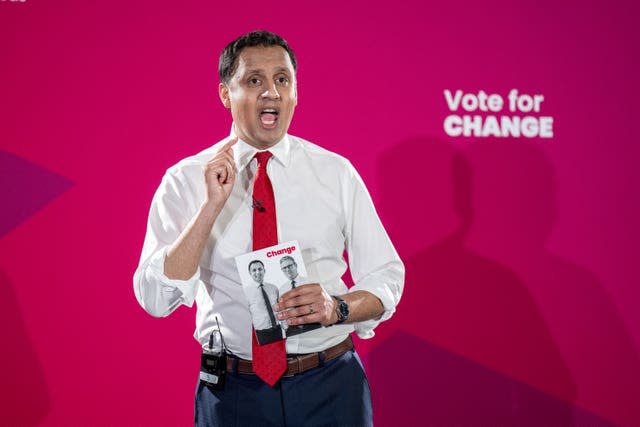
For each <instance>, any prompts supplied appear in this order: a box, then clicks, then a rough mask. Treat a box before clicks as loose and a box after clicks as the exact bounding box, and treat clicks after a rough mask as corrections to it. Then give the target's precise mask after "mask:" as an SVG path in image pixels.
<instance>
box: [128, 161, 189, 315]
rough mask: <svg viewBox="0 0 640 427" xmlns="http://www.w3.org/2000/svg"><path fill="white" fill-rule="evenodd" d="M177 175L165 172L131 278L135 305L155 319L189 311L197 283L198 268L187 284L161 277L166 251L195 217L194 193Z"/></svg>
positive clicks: (152, 204)
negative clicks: (183, 310) (135, 300)
mask: <svg viewBox="0 0 640 427" xmlns="http://www.w3.org/2000/svg"><path fill="white" fill-rule="evenodd" d="M180 174H181V172H180V171H178V170H171V169H170V170H168V171H167V173H166V174H165V175H164V177H163V178H162V182H161V183H160V186H159V187H158V189H157V190H156V193H155V195H154V196H153V200H152V202H151V209H150V211H149V220H148V222H147V233H146V235H145V239H144V245H143V248H142V255H141V257H140V263H139V265H138V268H137V269H136V271H135V273H134V275H133V289H134V292H135V295H136V299H137V300H138V303H139V304H140V305H141V306H142V308H144V309H145V311H147V313H149V314H151V315H152V316H156V317H164V316H168V315H169V314H171V313H172V312H173V311H174V310H175V309H176V308H178V307H179V306H180V305H183V304H184V305H186V306H188V307H191V306H192V305H193V302H194V300H195V296H196V291H197V289H198V286H199V282H200V267H198V269H197V271H196V272H195V274H194V275H193V276H192V277H191V278H189V279H188V280H173V279H170V278H168V277H167V276H166V275H165V274H164V260H165V257H166V255H167V251H168V249H169V247H170V246H171V245H173V243H174V242H175V241H176V239H177V238H178V237H179V236H180V233H182V231H183V230H184V229H185V228H186V226H187V224H188V223H189V220H190V219H191V218H192V217H193V216H194V215H195V213H196V207H195V206H196V205H195V200H194V199H195V197H194V195H193V194H194V191H193V189H192V188H189V187H188V184H185V182H186V180H184V179H181V175H180Z"/></svg>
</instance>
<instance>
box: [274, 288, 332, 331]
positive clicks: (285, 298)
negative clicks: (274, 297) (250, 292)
mask: <svg viewBox="0 0 640 427" xmlns="http://www.w3.org/2000/svg"><path fill="white" fill-rule="evenodd" d="M274 309H275V311H276V312H277V313H278V319H280V320H286V321H287V323H288V324H289V326H294V325H302V324H306V323H320V324H322V326H329V325H333V324H334V323H336V322H337V321H338V313H337V312H336V300H335V299H334V298H333V297H332V296H331V295H329V294H328V293H327V291H325V290H324V288H323V287H322V286H320V284H319V283H309V284H307V285H300V286H297V287H296V288H295V289H291V290H290V291H287V292H285V293H284V294H282V296H281V297H280V299H278V303H277V304H276V305H275V306H274Z"/></svg>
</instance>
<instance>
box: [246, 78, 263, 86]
mask: <svg viewBox="0 0 640 427" xmlns="http://www.w3.org/2000/svg"><path fill="white" fill-rule="evenodd" d="M247 82H248V83H249V86H260V83H261V82H260V79H259V78H257V77H251V78H250V79H249V80H247Z"/></svg>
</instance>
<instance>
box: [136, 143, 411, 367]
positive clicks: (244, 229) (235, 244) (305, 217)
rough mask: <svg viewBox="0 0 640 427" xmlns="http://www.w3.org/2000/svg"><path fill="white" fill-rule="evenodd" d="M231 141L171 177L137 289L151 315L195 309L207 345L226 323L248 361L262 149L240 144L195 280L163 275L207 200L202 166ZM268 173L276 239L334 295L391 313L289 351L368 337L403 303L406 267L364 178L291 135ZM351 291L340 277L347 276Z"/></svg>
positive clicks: (301, 339)
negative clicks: (372, 300)
mask: <svg viewBox="0 0 640 427" xmlns="http://www.w3.org/2000/svg"><path fill="white" fill-rule="evenodd" d="M232 137H233V135H232V136H230V137H228V138H226V139H224V140H223V141H220V142H219V143H217V144H215V145H213V146H212V147H210V148H207V149H206V150H204V151H202V152H200V153H199V154H196V155H194V156H191V157H188V158H186V159H184V160H182V161H180V162H179V163H177V164H176V165H174V166H173V167H171V168H169V169H168V170H167V172H166V173H165V175H164V177H163V179H162V182H161V183H160V186H159V187H158V190H157V191H156V193H155V195H154V197H153V200H152V203H151V209H150V212H149V221H148V224H147V234H146V236H145V240H144V246H143V249H142V255H141V257H140V263H139V265H138V268H137V270H136V272H135V274H134V277H133V287H134V291H135V295H136V298H137V300H138V302H139V303H140V305H141V306H142V307H143V308H144V309H145V310H146V311H147V312H148V313H149V314H151V315H153V316H157V317H164V316H168V315H169V314H170V313H171V312H173V311H174V310H175V309H176V308H178V307H179V306H180V305H186V306H188V307H191V306H192V305H193V302H194V301H195V302H196V304H197V308H198V310H197V314H196V330H195V333H194V336H195V338H196V339H197V340H198V341H199V342H200V344H201V345H202V346H203V348H204V347H205V346H207V345H208V341H209V335H210V334H211V332H212V331H213V330H214V329H217V328H216V320H215V318H216V316H217V317H218V320H219V321H220V329H221V332H222V336H223V337H224V340H225V343H226V345H227V347H228V349H229V350H230V351H231V352H233V353H234V354H235V355H237V356H239V357H241V358H244V359H251V335H250V334H251V316H250V313H249V304H248V302H247V299H246V297H245V295H244V292H243V289H242V285H241V282H240V277H239V274H238V271H237V270H236V265H235V262H234V257H236V256H237V255H241V254H244V253H247V252H251V251H252V244H253V243H252V218H253V208H252V204H253V203H252V194H251V191H252V188H253V175H254V173H255V170H256V167H257V161H256V160H255V159H254V155H255V153H256V152H257V150H256V149H255V148H254V147H252V146H250V145H248V144H246V143H245V142H244V141H242V140H239V141H238V143H237V144H236V145H235V146H234V147H233V150H234V160H235V164H236V168H237V175H236V181H235V183H234V186H233V189H232V191H231V195H230V196H229V199H228V200H227V202H226V204H225V206H224V208H223V209H222V211H221V212H220V214H219V216H218V218H217V219H216V221H215V223H214V225H213V229H212V231H211V235H210V237H209V239H208V241H207V243H206V245H205V249H204V252H203V254H202V257H201V258H200V262H199V266H198V269H197V271H196V272H195V274H194V275H193V277H191V278H190V279H188V280H172V279H169V278H168V277H167V276H165V274H164V259H165V255H166V252H167V249H168V248H169V247H170V246H171V245H172V244H173V243H174V242H175V241H176V239H177V238H178V236H179V235H180V233H181V232H182V231H183V230H184V229H185V228H186V227H187V224H188V223H189V221H190V220H191V219H192V218H193V217H194V216H195V214H196V213H197V211H198V209H199V208H200V206H201V205H202V203H203V202H204V200H205V196H206V187H205V181H204V175H203V167H204V166H205V164H206V163H207V162H208V161H209V160H211V159H212V158H213V157H214V156H215V154H216V153H217V151H218V149H219V148H220V147H222V145H223V144H224V143H226V142H228V141H229V139H230V138H232ZM269 151H271V153H272V154H273V157H272V158H271V159H270V160H269V163H268V164H267V173H268V175H269V178H270V179H271V183H272V185H273V191H274V195H275V202H276V216H277V228H278V241H279V242H286V241H289V240H297V241H298V242H299V244H300V247H301V252H302V258H303V260H304V263H305V266H306V270H307V276H308V281H309V282H310V283H320V284H321V285H322V286H323V287H324V289H325V290H326V291H327V292H328V293H329V294H330V295H341V294H344V293H347V292H353V291H356V290H365V291H369V292H371V293H372V294H373V295H375V296H377V297H378V298H379V299H380V301H381V302H382V304H383V306H384V313H383V314H382V316H381V317H380V318H379V319H376V320H369V321H366V322H360V323H355V324H342V325H335V326H332V327H327V328H319V329H316V330H313V331H311V332H308V333H305V334H301V335H299V336H294V337H290V338H288V339H287V342H286V348H287V353H310V352H316V351H321V350H324V349H326V348H328V347H331V346H333V345H335V344H338V343H339V342H340V341H342V340H343V339H344V338H346V336H347V334H348V333H350V332H352V331H354V330H355V331H356V333H357V334H358V336H360V337H361V338H370V337H372V336H373V334H374V333H373V329H374V328H375V326H376V325H378V324H379V323H380V322H381V321H383V320H386V319H388V318H389V317H390V316H391V315H392V314H393V312H394V311H395V307H396V305H397V304H398V301H399V300H400V295H401V294H402V289H403V285H404V266H403V264H402V261H401V260H400V258H399V257H398V254H397V253H396V251H395V249H394V247H393V245H392V244H391V241H390V240H389V237H388V236H387V233H386V232H385V230H384V228H383V226H382V224H381V223H380V220H379V218H378V215H377V214H376V211H375V208H374V206H373V203H372V201H371V197H370V196H369V193H368V192H367V189H366V187H365V185H364V183H363V182H362V179H361V178H360V176H359V175H358V173H357V172H356V170H355V169H354V168H353V166H352V165H351V163H349V161H348V160H346V159H345V158H343V157H341V156H339V155H337V154H334V153H332V152H330V151H327V150H325V149H323V148H321V147H319V146H317V145H315V144H312V143H310V142H308V141H305V140H303V139H301V138H298V137H295V136H291V135H286V136H285V137H284V138H283V139H282V140H281V141H279V142H278V143H277V144H276V145H274V146H273V147H271V148H270V149H269ZM345 249H346V251H347V253H348V258H349V267H350V270H351V276H352V278H353V280H354V283H355V285H354V286H353V287H351V288H350V289H348V288H347V286H346V285H345V284H344V282H343V281H342V279H341V277H342V275H343V274H344V272H345V271H346V269H347V263H346V261H345V259H344V257H343V254H344V250H345Z"/></svg>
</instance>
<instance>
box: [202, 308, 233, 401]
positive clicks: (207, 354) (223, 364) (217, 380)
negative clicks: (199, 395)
mask: <svg viewBox="0 0 640 427" xmlns="http://www.w3.org/2000/svg"><path fill="white" fill-rule="evenodd" d="M216 324H218V329H217V330H216V331H213V332H211V336H210V337H209V351H203V352H202V355H201V356H200V381H202V382H203V383H205V384H206V385H207V387H210V388H212V389H214V390H224V380H225V376H226V375H227V346H226V345H225V343H224V338H223V337H222V332H220V324H219V323H218V318H217V317H216ZM215 333H217V334H219V335H220V347H221V349H220V352H219V353H216V352H214V351H213V337H214V334H215Z"/></svg>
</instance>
